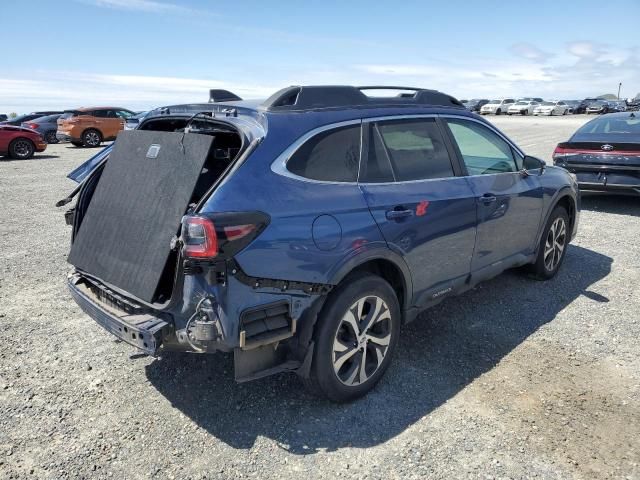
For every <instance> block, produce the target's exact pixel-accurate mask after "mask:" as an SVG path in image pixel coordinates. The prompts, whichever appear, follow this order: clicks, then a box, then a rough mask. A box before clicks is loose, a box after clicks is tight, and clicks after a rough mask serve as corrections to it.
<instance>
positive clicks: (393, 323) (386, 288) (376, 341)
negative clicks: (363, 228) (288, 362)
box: [305, 274, 400, 402]
mask: <svg viewBox="0 0 640 480" xmlns="http://www.w3.org/2000/svg"><path fill="white" fill-rule="evenodd" d="M399 334H400V306H399V304H398V298H397V297H396V294H395V292H394V291H393V288H391V286H390V285H389V284H388V283H387V282H385V281H384V280H383V279H382V278H380V277H377V276H375V275H371V274H363V275H358V276H354V277H351V278H349V279H347V280H345V282H344V284H343V285H342V286H339V287H338V288H337V289H336V290H334V291H333V292H331V294H330V296H329V298H328V299H327V301H326V303H325V305H324V307H323V309H322V312H321V313H320V317H319V318H318V324H317V325H316V331H315V333H314V343H315V347H314V353H313V363H312V365H311V371H310V375H309V378H307V379H305V384H306V386H307V387H308V388H309V389H310V390H311V391H312V392H314V393H316V394H319V395H321V396H324V397H327V398H329V399H331V400H333V401H336V402H345V401H349V400H354V399H356V398H358V397H361V396H362V395H364V394H365V393H367V392H368V391H369V390H371V389H372V388H373V387H374V386H375V385H376V383H378V381H379V380H380V378H381V377H382V375H383V374H384V372H385V370H386V369H387V367H388V366H389V363H390V361H391V358H392V356H393V352H394V351H395V349H396V345H397V343H398V336H399Z"/></svg>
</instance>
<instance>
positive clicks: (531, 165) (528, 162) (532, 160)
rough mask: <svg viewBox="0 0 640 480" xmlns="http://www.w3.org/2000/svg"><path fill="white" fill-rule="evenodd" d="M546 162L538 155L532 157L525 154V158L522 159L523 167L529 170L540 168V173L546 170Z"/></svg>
mask: <svg viewBox="0 0 640 480" xmlns="http://www.w3.org/2000/svg"><path fill="white" fill-rule="evenodd" d="M546 165H547V164H546V162H545V161H544V160H541V159H539V158H536V157H532V156H531V155H525V157H524V160H523V161H522V169H523V170H525V171H529V170H538V169H540V175H542V172H544V168H545V167H546Z"/></svg>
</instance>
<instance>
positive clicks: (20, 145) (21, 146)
mask: <svg viewBox="0 0 640 480" xmlns="http://www.w3.org/2000/svg"><path fill="white" fill-rule="evenodd" d="M31 150H32V147H31V143H29V142H28V141H27V140H18V141H17V142H16V143H15V144H14V146H13V151H14V152H15V155H16V157H18V158H26V157H28V156H29V155H31Z"/></svg>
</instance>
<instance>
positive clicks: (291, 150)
mask: <svg viewBox="0 0 640 480" xmlns="http://www.w3.org/2000/svg"><path fill="white" fill-rule="evenodd" d="M421 118H434V119H435V118H443V119H447V118H453V119H456V120H466V121H468V122H475V123H478V124H480V125H482V126H484V127H485V128H487V129H489V130H490V131H491V132H493V133H494V134H496V135H497V136H498V137H499V138H501V139H502V140H503V141H504V142H505V143H506V144H507V145H509V146H510V147H511V148H512V149H513V151H514V152H516V154H518V155H520V160H524V157H525V156H526V155H525V154H524V152H523V151H522V150H521V149H520V148H519V147H518V146H517V145H515V144H514V143H513V142H512V141H511V140H510V139H509V138H508V137H506V136H505V135H504V134H503V133H502V132H500V131H499V130H498V129H497V128H495V127H494V126H493V125H491V124H490V123H485V122H484V121H481V120H478V119H476V118H473V117H468V116H466V115H456V114H436V113H416V114H404V115H384V116H380V117H367V118H358V119H354V120H345V121H342V122H335V123H329V124H327V125H322V126H321V127H317V128H314V129H313V130H309V131H308V132H307V133H305V134H303V135H301V136H300V137H299V138H298V139H297V140H295V141H294V142H293V143H292V144H291V145H289V146H288V147H287V148H286V149H285V150H284V151H283V152H282V153H281V154H280V155H278V157H276V159H275V160H274V161H273V162H272V163H271V171H273V172H274V173H277V174H278V175H282V176H284V177H288V178H292V179H295V180H299V181H302V182H307V183H315V184H325V185H352V186H353V185H398V184H404V183H418V182H432V181H434V180H438V181H442V180H451V179H458V178H467V177H483V176H488V175H460V176H456V175H454V176H453V177H443V178H425V179H418V180H405V181H399V182H398V181H394V182H360V181H359V179H360V170H361V164H362V153H363V152H362V148H363V145H364V143H363V140H364V137H363V136H364V126H365V124H369V123H372V122H382V121H388V120H407V119H408V120H411V119H421ZM358 124H359V125H360V159H359V162H358V172H357V177H356V181H355V182H336V181H330V180H315V179H312V178H306V177H302V176H300V175H296V174H295V173H292V172H290V171H289V170H288V169H287V162H288V161H289V159H290V158H291V157H292V156H293V155H294V154H295V153H296V152H297V151H298V149H299V148H300V147H301V146H302V145H303V144H304V143H305V142H306V141H307V140H310V139H311V138H313V137H314V136H316V135H318V134H320V133H323V132H326V131H328V130H335V129H338V128H342V127H348V126H352V125H358ZM516 167H517V162H516ZM514 173H516V174H517V173H519V172H517V171H516V172H501V173H492V174H489V175H513V174H514Z"/></svg>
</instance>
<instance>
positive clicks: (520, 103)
mask: <svg viewBox="0 0 640 480" xmlns="http://www.w3.org/2000/svg"><path fill="white" fill-rule="evenodd" d="M516 105H529V102H516Z"/></svg>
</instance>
